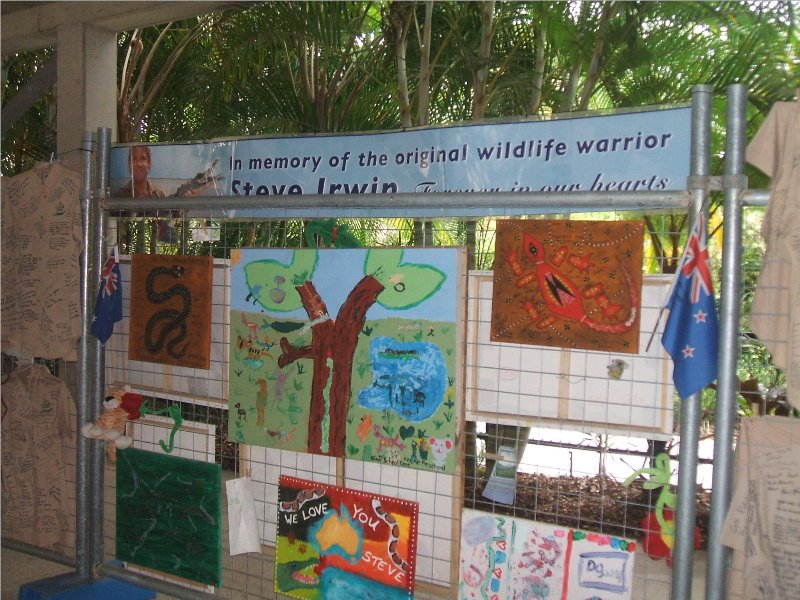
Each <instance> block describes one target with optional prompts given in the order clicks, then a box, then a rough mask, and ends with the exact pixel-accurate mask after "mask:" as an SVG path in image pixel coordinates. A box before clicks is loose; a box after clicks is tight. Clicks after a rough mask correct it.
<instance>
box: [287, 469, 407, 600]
mask: <svg viewBox="0 0 800 600" xmlns="http://www.w3.org/2000/svg"><path fill="white" fill-rule="evenodd" d="M418 513H419V505H418V504H417V503H416V502H409V501H407V500H400V499H397V498H390V497H388V496H381V495H377V494H369V493H366V492H361V491H358V490H351V489H347V488H342V487H337V486H331V485H321V484H318V483H314V482H313V481H306V480H303V479H296V478H293V477H286V476H281V477H280V479H279V484H278V535H277V544H276V548H275V591H276V592H278V593H281V594H287V595H289V596H293V597H295V598H307V599H310V600H313V599H318V598H319V599H322V598H325V599H326V600H335V599H341V600H350V599H352V598H362V599H363V598H367V599H369V598H374V599H375V600H400V599H402V600H408V599H410V598H413V592H414V566H415V560H416V548H417V521H418Z"/></svg>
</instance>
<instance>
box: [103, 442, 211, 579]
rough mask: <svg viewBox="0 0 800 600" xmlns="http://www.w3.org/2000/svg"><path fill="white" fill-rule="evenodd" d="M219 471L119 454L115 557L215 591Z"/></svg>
mask: <svg viewBox="0 0 800 600" xmlns="http://www.w3.org/2000/svg"><path fill="white" fill-rule="evenodd" d="M221 481H222V467H221V466H220V465H218V464H213V463H205V462H199V461H196V460H189V459H188V458H178V457H176V456H170V455H168V454H157V453H155V452H147V451H145V450H137V449H135V448H127V449H125V450H120V451H119V452H118V460H117V558H118V559H119V560H123V561H129V562H131V563H134V564H136V565H140V566H143V567H149V568H151V569H156V570H158V571H162V572H164V573H169V574H171V575H176V576H178V577H183V578H185V579H190V580H192V581H198V582H201V583H205V584H209V585H214V586H219V585H220V583H221V580H222V525H221V515H222V484H221Z"/></svg>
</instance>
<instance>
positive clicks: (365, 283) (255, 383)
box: [229, 248, 465, 473]
mask: <svg viewBox="0 0 800 600" xmlns="http://www.w3.org/2000/svg"><path fill="white" fill-rule="evenodd" d="M231 265H232V266H231V268H232V273H231V316H230V322H231V348H230V356H231V360H230V414H231V419H230V420H229V437H230V438H231V439H233V440H237V441H240V442H245V443H248V444H254V445H259V446H268V447H274V448H284V449H290V450H298V451H308V452H312V453H316V454H325V455H329V456H345V457H347V458H353V459H360V460H367V461H374V462H382V463H389V464H394V465H399V466H407V467H413V468H420V469H428V470H432V471H440V472H447V473H452V472H454V470H455V465H456V452H454V449H455V445H456V436H457V432H458V423H459V419H460V418H461V416H462V411H461V406H460V404H461V402H462V393H461V383H460V382H461V381H462V375H461V368H462V365H461V362H462V357H461V356H459V354H458V351H459V349H460V348H462V347H463V346H462V344H461V338H462V328H461V326H460V318H461V315H460V314H459V313H460V310H459V305H458V300H457V299H458V298H459V293H462V294H463V291H462V290H463V286H464V283H465V281H464V280H465V272H464V270H463V268H462V267H463V250H462V249H460V248H413V249H411V248H378V249H319V250H317V249H301V250H290V249H259V250H255V249H254V250H248V249H246V250H239V251H233V252H232V255H231ZM461 297H462V298H463V295H462V296H461Z"/></svg>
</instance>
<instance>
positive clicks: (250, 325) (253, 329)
mask: <svg viewBox="0 0 800 600" xmlns="http://www.w3.org/2000/svg"><path fill="white" fill-rule="evenodd" d="M239 314H240V315H242V325H244V326H245V327H247V329H248V330H249V334H248V336H249V337H250V338H251V339H252V337H253V336H256V335H257V334H258V331H259V329H261V328H260V327H259V326H258V323H255V322H254V321H248V320H247V316H246V315H245V314H244V312H241V313H239Z"/></svg>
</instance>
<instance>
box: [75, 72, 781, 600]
mask: <svg viewBox="0 0 800 600" xmlns="http://www.w3.org/2000/svg"><path fill="white" fill-rule="evenodd" d="M712 93H713V89H712V87H711V86H708V85H698V86H695V88H694V89H693V93H692V141H691V143H692V154H691V176H690V178H689V182H688V186H687V187H688V189H687V191H685V192H619V193H596V192H563V193H530V192H502V193H477V194H468V195H465V194H459V193H441V194H391V195H360V194H359V195H336V196H328V195H307V196H297V197H287V198H284V199H282V205H281V206H274V205H272V206H269V205H266V204H265V203H264V201H263V199H262V198H259V197H241V196H232V197H201V198H186V199H184V201H183V202H182V205H183V206H184V207H185V208H187V209H198V210H207V211H212V210H218V209H219V207H220V205H221V204H224V205H225V207H226V209H237V210H238V209H255V208H257V209H259V211H262V212H261V213H260V214H263V215H265V216H268V217H273V218H301V217H302V218H321V217H379V216H389V215H391V216H398V215H404V216H405V215H413V216H415V217H470V216H475V215H480V216H493V215H506V216H512V215H515V216H516V215H526V214H547V213H564V212H570V211H572V212H588V211H613V210H663V209H681V208H683V209H687V210H689V211H690V213H691V214H695V212H696V211H698V210H701V209H704V210H707V202H706V200H707V198H708V195H709V192H710V190H711V189H720V187H721V189H722V190H723V191H724V209H725V223H726V227H725V231H724V240H723V250H722V284H721V285H722V289H721V293H722V307H721V311H720V320H719V321H720V344H719V347H720V353H719V377H718V396H717V409H716V411H717V412H716V428H717V429H716V432H717V439H716V443H715V447H714V463H715V468H714V476H713V489H714V494H713V500H714V501H713V503H712V510H711V534H710V540H709V550H708V557H709V560H708V572H707V595H706V597H707V598H723V597H724V595H725V579H726V577H725V574H726V568H727V561H728V551H727V549H726V548H725V547H723V546H721V545H720V544H719V542H718V538H719V535H720V530H721V527H722V522H723V519H724V517H725V513H726V511H727V507H728V504H729V501H730V489H731V481H732V454H733V433H734V428H735V419H736V405H737V402H736V390H735V384H736V362H737V358H738V356H739V345H738V335H737V334H738V321H739V309H740V296H741V266H740V262H741V261H740V256H741V247H740V246H741V226H742V218H741V215H742V205H743V203H745V202H747V203H749V204H751V205H758V204H765V203H766V200H767V198H768V193H766V192H764V191H748V190H747V189H746V188H747V184H746V178H744V177H743V175H742V174H743V169H744V160H743V156H744V146H745V126H744V125H745V108H746V95H747V94H746V89H745V88H744V86H742V85H734V86H731V87H730V88H728V91H727V97H728V118H727V143H726V156H725V158H726V163H725V176H724V177H722V178H713V177H711V175H710V153H711V144H710V121H711V100H712ZM92 145H94V146H95V150H94V157H95V163H94V169H92V166H93V165H92V162H91V155H92V148H91V147H92ZM110 146H111V143H110V130H108V129H101V130H98V133H97V138H96V141H94V142H93V141H92V138H91V136H87V138H85V143H84V147H83V148H82V150H84V153H85V154H84V155H85V157H86V158H85V160H84V168H83V176H84V186H83V189H82V192H81V202H82V205H83V207H84V215H83V225H84V235H85V242H84V256H85V257H86V260H84V262H83V265H82V267H83V272H82V277H83V285H82V297H81V301H82V306H83V315H84V323H83V337H82V340H81V345H80V354H79V365H78V370H79V397H78V399H77V405H78V420H79V422H84V421H87V420H93V419H94V418H95V417H96V415H97V414H98V413H99V411H100V398H101V397H102V393H100V392H101V391H102V389H103V384H104V363H105V360H104V353H103V346H102V345H101V344H100V343H99V341H98V340H97V339H96V338H94V337H93V336H90V335H88V332H89V328H90V324H91V319H92V312H93V311H92V302H93V296H92V292H93V290H94V284H93V282H95V281H97V280H98V274H99V273H100V270H101V268H102V261H103V257H104V256H105V255H106V251H105V234H106V220H107V217H106V215H107V211H108V210H159V209H168V208H172V207H173V204H174V200H171V199H168V198H167V199H157V198H153V199H130V198H126V199H121V198H120V199H112V198H110V197H109V190H108V181H109V176H108V174H109V154H110ZM92 183H94V184H95V185H94V188H93V187H92ZM720 184H721V186H720ZM92 190H93V191H92ZM681 412H682V415H681V428H680V436H681V447H680V474H679V482H678V505H677V510H676V534H675V549H674V560H675V562H674V569H673V571H672V573H673V575H672V598H673V599H675V600H685V599H689V598H691V583H692V576H693V563H694V546H693V540H694V521H695V514H696V508H695V507H696V497H695V490H696V487H695V481H696V476H697V463H698V441H699V426H700V398H699V394H695V395H693V396H691V397H689V398H687V399H686V400H684V401H683V403H682V406H681ZM78 454H79V456H78V462H77V471H78V473H77V486H78V490H77V531H76V556H77V557H78V565H77V571H78V574H79V575H80V576H82V577H84V578H93V577H95V576H96V575H95V574H96V573H100V574H106V575H110V576H113V577H116V578H119V579H123V580H127V581H130V582H134V583H138V584H141V585H144V586H146V587H149V588H152V589H154V590H157V591H161V592H165V593H168V594H171V595H173V596H175V597H178V598H187V599H188V598H198V597H208V598H212V597H213V596H210V595H208V594H204V593H201V592H198V591H196V590H187V589H185V588H182V587H179V586H177V585H173V584H170V583H168V582H164V581H161V580H157V579H154V578H151V577H147V576H143V575H139V574H137V573H133V572H130V571H125V570H124V569H122V568H120V567H119V566H116V565H114V564H102V560H103V559H102V557H103V541H102V539H103V538H102V533H103V502H102V493H103V457H102V446H101V444H97V443H95V444H92V443H90V442H89V441H88V440H85V439H83V438H81V437H79V438H78Z"/></svg>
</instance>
